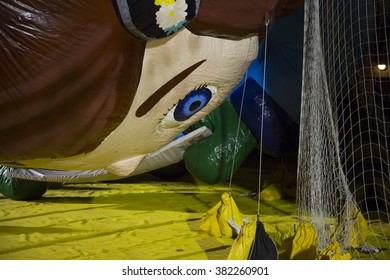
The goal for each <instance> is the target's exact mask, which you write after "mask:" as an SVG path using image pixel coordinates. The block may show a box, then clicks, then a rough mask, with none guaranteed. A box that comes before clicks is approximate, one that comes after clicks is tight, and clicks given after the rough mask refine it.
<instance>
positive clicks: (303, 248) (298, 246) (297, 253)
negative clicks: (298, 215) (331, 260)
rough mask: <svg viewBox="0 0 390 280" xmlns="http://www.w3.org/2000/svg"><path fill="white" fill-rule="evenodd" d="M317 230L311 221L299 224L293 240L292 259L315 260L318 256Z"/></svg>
mask: <svg viewBox="0 0 390 280" xmlns="http://www.w3.org/2000/svg"><path fill="white" fill-rule="evenodd" d="M317 250H318V241H317V232H316V230H315V229H314V227H313V226H312V225H311V224H310V223H303V224H299V225H298V227H297V231H296V233H295V236H294V239H293V241H292V247H291V254H290V259H291V260H315V259H316V258H317Z"/></svg>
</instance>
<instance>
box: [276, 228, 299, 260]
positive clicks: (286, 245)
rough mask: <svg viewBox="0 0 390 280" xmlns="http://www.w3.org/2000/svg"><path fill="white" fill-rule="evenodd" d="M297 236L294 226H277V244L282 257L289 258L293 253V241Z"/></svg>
mask: <svg viewBox="0 0 390 280" xmlns="http://www.w3.org/2000/svg"><path fill="white" fill-rule="evenodd" d="M294 236H295V231H294V229H293V228H280V227H278V226H276V237H277V238H276V244H277V247H278V255H279V258H280V259H282V260H283V259H284V260H285V259H289V258H290V255H291V248H292V242H293V239H294Z"/></svg>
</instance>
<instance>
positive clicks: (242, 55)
mask: <svg viewBox="0 0 390 280" xmlns="http://www.w3.org/2000/svg"><path fill="white" fill-rule="evenodd" d="M257 48H258V38H257V36H253V37H248V38H244V39H241V40H226V39H219V38H214V37H208V36H198V35H195V34H193V33H191V32H190V31H189V30H187V29H185V28H184V29H182V30H180V31H179V32H178V33H176V34H175V35H173V36H171V37H167V38H163V39H159V40H155V41H150V42H147V44H146V48H145V52H144V58H143V65H142V72H141V78H140V81H139V84H138V88H137V91H136V94H135V97H134V100H133V102H132V104H131V107H130V110H129V112H128V114H127V116H126V117H125V119H124V120H123V121H122V122H121V124H120V125H119V126H118V127H117V128H116V129H115V130H114V131H113V132H111V134H110V135H108V137H106V138H105V140H104V141H103V142H102V143H101V144H100V145H99V146H98V147H97V148H96V149H94V150H93V151H91V152H89V153H86V154H81V155H77V156H72V157H67V158H50V159H49V158H40V159H33V160H25V161H21V162H20V163H22V164H24V165H25V166H29V167H40V168H50V169H60V170H68V169H81V170H85V169H99V168H107V169H108V170H109V171H110V172H113V173H114V174H118V175H121V176H126V175H128V174H130V173H131V172H132V171H133V170H134V168H135V167H136V166H137V165H138V163H139V162H140V161H141V160H142V159H143V157H144V156H145V154H147V153H149V152H152V151H154V150H156V149H158V148H160V147H162V146H164V145H166V144H168V143H169V142H171V141H172V139H173V138H174V137H175V136H176V135H178V134H179V133H180V132H182V131H183V130H185V129H186V128H187V127H188V126H189V125H191V124H193V123H194V122H196V121H198V120H199V119H201V118H202V117H204V116H205V115H206V114H207V113H209V112H210V111H211V110H213V109H214V108H216V107H217V106H218V105H219V104H221V103H222V102H223V101H224V99H225V98H226V96H227V95H228V94H229V93H230V92H231V90H232V89H233V88H234V87H235V86H236V84H237V83H238V82H239V81H240V79H241V77H242V76H243V74H244V73H245V71H246V69H247V67H248V66H249V64H250V63H251V61H252V60H253V59H254V58H255V57H256V55H257Z"/></svg>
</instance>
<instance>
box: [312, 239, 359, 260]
mask: <svg viewBox="0 0 390 280" xmlns="http://www.w3.org/2000/svg"><path fill="white" fill-rule="evenodd" d="M317 259H318V260H351V259H352V256H351V254H350V253H345V254H343V252H342V251H341V247H340V244H339V243H338V242H337V241H333V242H332V243H330V244H329V245H328V246H327V247H326V248H324V249H323V250H322V251H321V252H320V254H319V255H318V257H317Z"/></svg>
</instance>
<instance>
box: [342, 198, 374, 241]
mask: <svg viewBox="0 0 390 280" xmlns="http://www.w3.org/2000/svg"><path fill="white" fill-rule="evenodd" d="M341 221H342V223H341V226H340V230H339V234H340V235H341V238H342V239H343V240H344V243H343V245H344V247H347V248H348V247H352V248H357V247H360V246H362V245H364V244H365V240H366V237H367V235H368V233H369V229H368V226H367V221H366V219H364V217H363V215H362V213H361V212H360V210H359V209H358V208H357V207H356V205H355V204H353V203H352V202H351V203H349V204H347V205H346V207H345V208H344V211H343V215H342V218H341Z"/></svg>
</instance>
